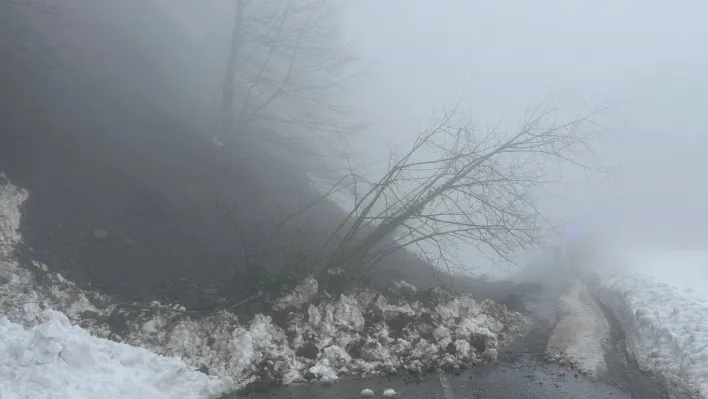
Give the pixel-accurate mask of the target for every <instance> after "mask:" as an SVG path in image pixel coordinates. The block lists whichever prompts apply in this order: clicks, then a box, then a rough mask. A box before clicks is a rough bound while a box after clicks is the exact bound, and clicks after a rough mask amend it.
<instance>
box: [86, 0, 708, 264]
mask: <svg viewBox="0 0 708 399" xmlns="http://www.w3.org/2000/svg"><path fill="white" fill-rule="evenodd" d="M156 3H158V4H159V6H160V7H162V8H163V9H165V11H166V12H165V17H166V18H168V19H172V21H174V22H178V23H179V24H180V25H181V26H182V27H184V28H185V33H186V36H189V37H190V38H191V39H190V40H193V41H194V43H199V44H197V45H196V46H197V47H198V48H201V49H202V51H203V54H202V55H200V56H199V57H202V56H203V57H205V59H202V60H200V62H199V64H200V65H201V67H200V68H202V69H200V70H199V71H196V72H194V73H193V75H195V76H191V77H190V78H189V79H193V80H194V82H191V85H190V86H189V87H191V88H192V89H190V90H191V92H192V93H193V97H195V98H197V99H196V100H194V102H195V103H196V104H199V107H203V108H204V109H210V110H216V108H217V107H218V100H219V96H218V90H219V86H220V84H221V79H222V76H221V74H222V73H223V65H221V64H222V63H223V61H224V59H225V58H226V55H227V53H226V51H227V46H228V39H229V38H228V35H229V31H230V29H231V27H230V26H229V24H230V21H231V20H232V13H233V8H234V6H233V4H234V3H233V1H230V0H222V1H213V2H208V4H207V3H205V2H196V1H194V2H192V1H188V0H179V1H177V0H175V1H167V0H159V1H158V0H156ZM76 4H81V3H80V2H76ZM87 4H88V3H84V4H83V5H82V7H83V6H86V5H87ZM104 6H105V7H108V8H110V7H117V6H116V5H112V6H108V5H107V4H103V5H100V6H99V5H98V4H94V5H93V8H94V9H95V11H96V12H103V11H101V10H100V9H102V8H103V7H104ZM706 20H708V3H705V2H703V1H698V0H691V1H687V0H684V1H677V2H668V1H661V2H660V1H638V0H613V1H610V0H597V1H594V2H585V3H578V2H567V1H560V0H539V1H534V2H516V1H510V0H499V1H493V2H492V1H484V2H483V1H466V0H440V1H436V2H431V1H423V0H386V1H381V0H357V1H351V2H349V4H348V5H347V9H346V14H345V23H346V26H345V28H346V29H345V34H346V36H347V37H346V39H347V40H348V42H349V44H350V46H351V49H352V50H354V52H355V53H357V54H358V56H359V61H360V65H361V66H363V68H364V72H366V74H365V78H364V79H363V80H361V81H360V82H359V83H358V87H357V88H356V90H352V91H351V93H350V98H349V100H351V102H353V105H354V106H355V108H357V109H358V110H359V111H360V116H361V119H362V121H365V122H370V123H371V125H370V127H369V128H368V130H367V131H366V132H365V133H364V134H363V135H362V137H361V139H360V141H359V142H358V143H357V144H358V146H357V148H358V149H359V151H358V152H359V153H360V154H363V155H365V156H366V157H367V159H362V160H360V161H361V162H362V163H366V162H370V161H378V160H381V159H383V158H384V157H385V156H386V155H387V149H386V146H384V141H387V142H391V143H396V144H401V143H406V142H410V141H412V140H413V139H414V138H415V135H416V134H417V133H418V131H419V128H420V126H421V125H422V124H425V123H426V122H427V121H428V118H429V117H430V116H431V114H432V112H433V111H434V110H436V109H437V110H440V109H441V108H443V107H450V106H452V105H454V104H455V103H456V102H457V101H458V100H459V99H460V98H461V96H463V95H464V98H465V103H464V106H465V107H468V108H469V109H470V110H471V111H472V112H473V114H474V116H475V118H476V120H477V121H478V123H480V124H496V123H498V122H499V121H503V122H504V123H507V124H509V125H510V126H513V125H514V124H516V123H519V122H521V119H522V118H523V114H524V111H525V108H526V107H528V106H532V105H535V104H536V103H538V102H539V101H540V100H542V99H543V98H544V97H546V96H548V95H549V94H553V93H557V92H573V93H574V97H575V98H576V99H580V100H582V101H584V102H586V103H588V104H591V105H604V104H609V103H614V104H615V106H614V107H613V108H612V109H611V111H610V112H609V113H608V114H607V115H606V118H605V119H604V120H603V122H604V123H605V124H606V125H607V127H608V132H607V134H606V136H605V140H604V141H603V142H602V143H598V155H599V156H601V157H602V158H603V159H604V161H605V163H606V164H608V165H619V166H621V168H620V169H619V170H618V171H617V172H616V173H615V174H614V175H613V176H612V178H611V179H610V180H609V181H599V180H593V181H592V182H591V183H588V182H586V181H585V180H584V176H583V175H582V174H574V173H572V172H569V175H570V177H571V178H572V179H573V180H574V181H576V182H577V184H573V185H569V186H563V187H558V188H557V189H558V194H559V195H560V196H561V197H562V198H563V200H555V201H553V202H547V203H544V204H542V205H543V208H544V209H546V210H547V211H548V212H549V213H550V214H551V216H554V217H556V218H558V219H559V220H566V221H569V222H571V223H574V224H576V225H577V226H581V227H582V229H583V230H584V231H592V232H594V233H595V235H596V236H597V237H598V238H600V239H601V240H602V241H605V242H611V243H613V244H615V245H617V246H622V247H632V248H645V247H652V248H668V249H697V250H700V249H708V248H706V238H707V237H708V207H707V206H706V204H708V184H706V179H705V178H704V175H705V173H706V171H708V157H706V156H705V155H704V154H708V136H706V132H708V113H707V112H706V109H708V52H706V51H705V49H706V48H708V26H706V25H705V21H706ZM215 37H223V41H219V40H215V39H214V38H215ZM191 46H194V44H193V43H192V44H191ZM219 49H223V52H220V51H219ZM172 50H173V52H174V51H177V52H179V50H178V49H172ZM218 54H221V55H220V56H219V55H218ZM197 75H198V76H197ZM203 75H208V76H203ZM207 98H208V99H209V100H204V99H207ZM207 103H208V104H207ZM194 108H197V107H194ZM195 112H197V113H198V111H195ZM204 115H206V116H205V118H206V119H210V118H212V116H213V114H212V111H208V112H207V111H205V112H204ZM364 150H365V151H364ZM469 262H470V263H472V264H474V263H477V262H478V259H476V258H475V257H474V256H473V255H472V254H470V259H469Z"/></svg>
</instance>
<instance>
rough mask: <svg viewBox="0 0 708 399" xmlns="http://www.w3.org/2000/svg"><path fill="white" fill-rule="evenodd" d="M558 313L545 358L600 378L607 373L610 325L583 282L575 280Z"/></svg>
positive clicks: (560, 301)
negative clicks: (607, 345) (606, 363)
mask: <svg viewBox="0 0 708 399" xmlns="http://www.w3.org/2000/svg"><path fill="white" fill-rule="evenodd" d="M556 314H557V317H558V322H557V324H556V326H555V328H554V329H553V332H552V333H551V337H550V338H549V340H548V346H547V349H546V358H547V359H548V360H550V361H557V362H560V363H561V364H566V363H567V364H570V365H572V366H574V367H575V368H576V369H577V370H578V371H580V372H582V373H584V374H586V375H588V376H590V377H592V378H597V377H598V376H599V375H600V374H602V373H603V372H604V371H605V370H606V365H605V345H606V343H607V342H608V340H609V335H610V324H609V322H608V321H607V319H606V318H605V316H604V314H603V313H602V309H600V307H599V305H598V304H597V303H596V302H595V300H594V299H593V298H592V296H591V295H590V292H589V291H588V288H587V286H586V285H585V284H584V283H582V282H581V281H580V280H577V279H575V280H572V281H571V282H570V284H569V286H568V289H567V290H566V292H565V293H564V294H563V295H562V296H561V297H560V298H559V299H558V304H557V308H556Z"/></svg>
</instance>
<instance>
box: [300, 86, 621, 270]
mask: <svg viewBox="0 0 708 399" xmlns="http://www.w3.org/2000/svg"><path fill="white" fill-rule="evenodd" d="M563 104H564V102H563V101H562V100H561V99H559V98H557V97H552V98H548V99H546V100H545V101H543V102H542V103H540V104H539V105H538V106H536V107H535V108H533V109H530V110H529V112H528V114H527V117H526V119H525V122H524V123H523V124H522V125H521V127H520V128H519V129H518V130H515V131H512V132H509V131H506V130H502V129H499V128H488V129H477V128H475V126H474V124H473V123H472V121H471V119H470V117H469V116H468V115H466V114H464V113H463V112H461V111H460V108H459V104H458V106H456V107H455V108H453V109H451V110H449V111H446V112H444V113H443V114H442V115H440V116H439V117H436V118H433V119H432V121H431V123H430V124H429V125H428V127H427V128H426V129H424V130H423V132H422V133H421V134H420V135H419V136H418V137H417V139H416V140H415V142H414V143H413V145H412V146H411V147H410V148H408V149H407V150H406V151H404V152H401V153H399V152H396V151H394V150H392V151H391V157H390V163H389V167H388V169H387V171H386V172H385V173H384V174H383V175H382V176H381V177H380V178H378V179H376V180H371V179H367V178H366V177H364V176H363V175H362V174H359V173H357V172H356V171H355V170H354V169H353V168H350V173H349V174H347V176H345V177H344V178H343V179H342V180H340V182H339V183H338V189H337V190H332V191H334V192H341V191H343V190H346V191H348V192H349V193H350V194H351V198H352V199H353V207H352V209H351V211H350V212H349V213H348V215H347V216H346V217H345V218H344V220H343V221H342V222H341V223H340V225H339V226H338V228H337V229H336V231H335V232H333V233H332V234H331V235H330V236H329V239H328V240H327V242H326V244H325V246H324V251H323V255H322V257H321V259H320V260H319V262H317V265H316V266H315V270H314V271H315V274H319V273H322V272H324V271H326V270H328V269H331V268H341V269H343V270H346V271H347V272H350V273H354V272H357V273H360V274H362V275H367V274H370V273H371V272H373V271H374V270H375V269H376V267H377V265H379V264H380V263H381V262H382V260H384V259H385V258H386V257H388V256H390V255H391V254H392V253H395V252H397V251H400V250H402V249H410V250H413V251H415V252H417V253H418V254H419V256H421V257H422V258H423V259H424V260H425V261H426V262H427V263H429V264H430V265H431V266H432V267H434V268H435V269H437V270H446V271H447V272H448V273H451V272H452V271H453V269H459V268H462V269H468V267H467V266H466V265H465V264H464V262H461V261H460V258H459V249H460V248H461V247H462V246H471V247H474V248H476V249H477V250H478V251H479V252H480V253H482V254H484V255H485V256H487V257H488V258H489V259H492V260H502V261H506V262H513V255H514V253H515V252H516V251H517V250H519V249H529V248H532V247H535V246H538V245H540V244H541V243H542V241H543V238H544V235H545V234H546V233H547V232H549V230H550V229H552V228H553V223H552V222H551V221H550V220H549V219H548V218H547V217H546V216H545V215H544V213H543V212H542V210H540V209H539V206H538V205H539V194H540V193H543V192H549V190H550V188H551V185H553V184H556V183H562V182H563V179H562V178H561V177H559V176H557V175H553V173H551V172H552V171H553V170H552V169H551V167H555V168H556V169H555V170H556V171H560V170H561V169H564V168H568V167H575V168H580V169H581V170H583V171H585V172H590V171H592V172H599V173H607V172H609V170H608V169H606V168H602V167H598V166H593V162H592V157H587V156H588V155H592V154H593V152H592V148H591V144H592V143H593V141H594V139H595V138H596V136H597V134H598V133H599V132H600V127H601V126H600V125H599V123H598V117H599V116H600V114H601V113H602V111H604V108H603V109H597V110H593V111H589V112H583V111H581V112H579V113H575V114H574V116H572V117H570V118H568V119H567V120H566V121H563V122H558V117H559V114H560V111H561V106H562V105H563Z"/></svg>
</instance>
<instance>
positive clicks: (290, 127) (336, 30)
mask: <svg viewBox="0 0 708 399" xmlns="http://www.w3.org/2000/svg"><path fill="white" fill-rule="evenodd" d="M340 7H341V5H340V4H339V3H338V2H337V1H335V0H258V1H256V0H234V20H233V27H232V31H231V38H230V49H229V50H228V51H229V55H228V60H227V65H226V71H225V77H224V81H223V85H222V100H221V112H220V114H221V116H220V118H221V121H220V128H219V132H218V135H219V136H218V137H217V139H218V140H219V141H220V142H227V141H230V140H233V139H234V138H239V139H243V138H244V136H247V135H254V136H256V137H255V138H256V139H257V140H258V141H259V142H263V141H269V143H270V144H271V146H270V147H271V148H273V144H275V145H276V146H278V147H280V149H281V150H282V149H285V150H299V151H308V152H310V154H309V155H312V156H310V157H306V158H311V159H316V158H319V157H326V156H332V154H329V153H330V152H331V149H332V148H336V147H335V146H334V144H336V140H339V137H340V136H341V135H342V134H344V133H346V132H348V131H349V129H350V128H351V127H352V126H353V125H350V124H348V123H347V122H346V121H347V118H348V116H349V110H348V109H347V108H346V107H345V106H344V105H343V104H344V103H345V101H344V97H343V94H344V89H345V88H346V84H347V82H348V81H349V80H350V79H352V78H353V77H354V76H355V74H354V73H353V72H352V70H351V66H352V63H351V62H352V58H351V57H350V56H349V55H348V53H347V51H346V48H345V46H344V45H343V43H342V36H341V32H340V30H341V21H340V18H339V14H340V11H341V9H340ZM290 155H292V154H290ZM325 163H326V162H325Z"/></svg>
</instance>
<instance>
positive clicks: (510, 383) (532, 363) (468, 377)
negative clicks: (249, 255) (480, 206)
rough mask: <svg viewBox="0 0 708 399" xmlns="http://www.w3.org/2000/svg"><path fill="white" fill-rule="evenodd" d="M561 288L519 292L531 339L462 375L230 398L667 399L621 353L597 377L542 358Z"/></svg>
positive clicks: (314, 386)
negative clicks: (368, 393)
mask: <svg viewBox="0 0 708 399" xmlns="http://www.w3.org/2000/svg"><path fill="white" fill-rule="evenodd" d="M562 288H563V285H562V284H555V285H553V284H551V285H546V286H543V287H542V288H541V289H540V290H537V291H531V292H522V293H520V294H519V296H520V297H521V299H522V300H523V302H524V304H525V305H526V307H527V308H528V309H529V311H530V312H531V313H532V315H533V317H534V318H535V319H536V322H535V324H534V328H533V329H532V331H531V333H530V334H529V335H528V336H527V337H525V338H524V339H522V340H520V341H519V342H517V343H515V344H513V345H511V346H510V347H509V348H508V349H507V350H506V351H505V352H504V353H503V354H502V355H501V357H500V360H499V362H497V363H494V364H488V365H484V366H482V367H477V368H475V369H471V370H467V371H464V372H462V373H460V375H455V374H451V373H444V374H438V373H434V374H428V375H426V376H424V377H423V378H422V379H421V380H418V381H416V380H415V379H414V378H412V377H396V378H392V379H388V378H376V379H367V380H361V379H340V380H339V381H338V382H337V383H336V384H335V385H331V386H319V385H317V384H309V385H300V386H290V387H286V388H280V389H275V390H272V391H270V392H267V393H250V394H248V395H246V394H243V395H236V394H234V395H232V396H229V397H228V398H240V397H249V398H254V399H265V398H282V399H285V398H287V399H347V398H358V397H360V393H361V391H362V390H363V389H366V388H368V389H372V390H373V391H374V392H375V395H374V397H379V398H381V397H383V391H384V390H385V389H387V388H393V389H394V390H395V391H396V392H397V395H396V397H397V398H410V399H418V398H419V399H457V398H480V399H496V398H508V399H522V398H524V399H526V398H529V399H531V398H550V399H553V398H558V399H561V398H564V399H568V398H577V399H591V398H620V399H622V398H637V399H664V398H668V394H666V392H665V390H664V388H663V387H662V386H661V384H660V383H659V382H657V381H656V380H654V379H652V378H651V377H650V376H648V375H645V374H643V373H641V372H640V371H639V370H637V369H636V367H634V366H633V365H632V364H631V362H629V361H627V360H626V358H625V357H624V354H622V353H617V351H612V352H611V353H610V354H608V357H609V358H608V359H607V363H608V365H609V366H610V369H609V372H608V375H607V376H606V377H605V378H603V379H601V380H599V381H593V380H590V379H589V378H587V377H584V376H582V375H577V374H575V373H574V372H573V371H572V370H571V369H569V368H567V367H564V366H561V365H558V364H550V363H547V362H545V360H543V354H544V351H545V348H546V343H547V341H548V337H549V335H550V331H551V328H552V326H553V324H554V322H555V302H556V298H557V296H558V295H559V293H560V291H561V290H562ZM615 338H617V337H615ZM613 365H615V366H613Z"/></svg>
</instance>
